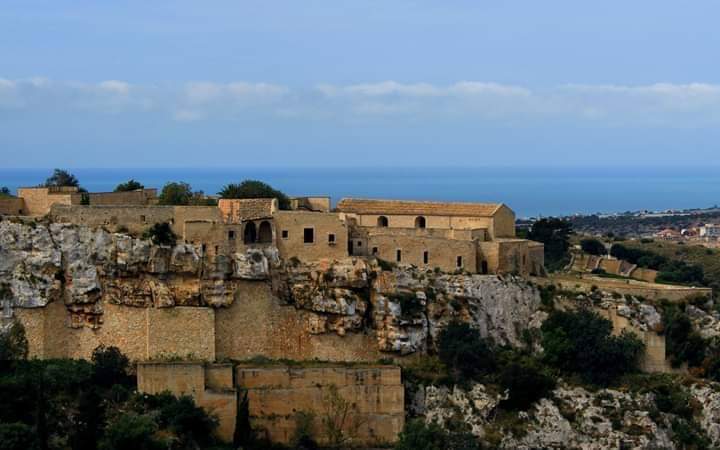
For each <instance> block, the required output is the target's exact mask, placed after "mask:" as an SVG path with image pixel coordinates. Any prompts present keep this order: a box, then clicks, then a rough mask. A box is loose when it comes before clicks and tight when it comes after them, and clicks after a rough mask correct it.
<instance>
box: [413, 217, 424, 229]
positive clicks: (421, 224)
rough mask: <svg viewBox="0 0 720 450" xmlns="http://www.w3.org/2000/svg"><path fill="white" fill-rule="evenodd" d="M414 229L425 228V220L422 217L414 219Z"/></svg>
mask: <svg viewBox="0 0 720 450" xmlns="http://www.w3.org/2000/svg"><path fill="white" fill-rule="evenodd" d="M415 228H425V218H424V217H423V216H417V217H416V218H415Z"/></svg>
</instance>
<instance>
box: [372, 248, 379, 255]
mask: <svg viewBox="0 0 720 450" xmlns="http://www.w3.org/2000/svg"><path fill="white" fill-rule="evenodd" d="M372 254H373V255H377V254H378V248H377V247H373V248H372Z"/></svg>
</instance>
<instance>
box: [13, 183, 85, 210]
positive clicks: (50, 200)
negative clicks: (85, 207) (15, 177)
mask: <svg viewBox="0 0 720 450" xmlns="http://www.w3.org/2000/svg"><path fill="white" fill-rule="evenodd" d="M76 192H77V188H65V189H63V188H54V189H50V188H45V187H31V188H19V189H18V195H17V196H18V197H21V198H22V199H23V201H24V202H25V211H24V212H23V213H24V214H26V215H29V216H44V215H45V214H47V213H48V212H50V208H51V207H52V206H53V205H74V204H75V205H79V204H80V200H79V198H78V197H77V195H75V193H76Z"/></svg>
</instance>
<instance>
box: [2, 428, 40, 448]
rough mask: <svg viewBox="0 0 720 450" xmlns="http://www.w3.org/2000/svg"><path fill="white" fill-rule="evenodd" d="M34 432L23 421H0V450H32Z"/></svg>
mask: <svg viewBox="0 0 720 450" xmlns="http://www.w3.org/2000/svg"><path fill="white" fill-rule="evenodd" d="M37 444H38V443H37V438H36V433H35V431H34V430H33V429H32V427H29V426H28V425H25V424H24V423H17V422H16V423H0V450H34V449H36V448H38V447H37Z"/></svg>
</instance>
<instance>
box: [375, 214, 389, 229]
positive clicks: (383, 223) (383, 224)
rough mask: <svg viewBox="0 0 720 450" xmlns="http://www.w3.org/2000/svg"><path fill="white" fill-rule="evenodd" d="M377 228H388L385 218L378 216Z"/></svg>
mask: <svg viewBox="0 0 720 450" xmlns="http://www.w3.org/2000/svg"><path fill="white" fill-rule="evenodd" d="M377 226H379V227H383V228H384V227H387V226H388V218H387V217H385V216H380V217H378V219H377Z"/></svg>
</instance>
